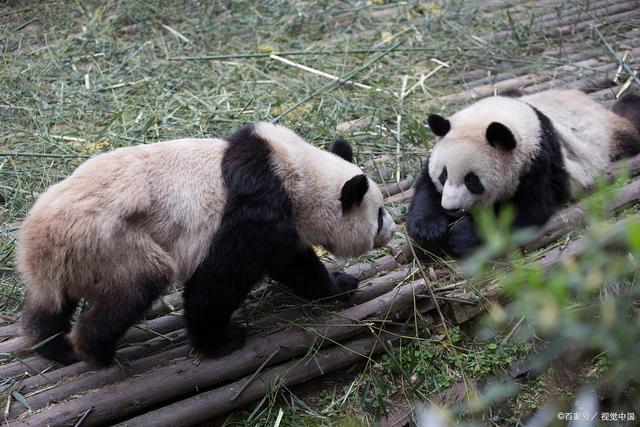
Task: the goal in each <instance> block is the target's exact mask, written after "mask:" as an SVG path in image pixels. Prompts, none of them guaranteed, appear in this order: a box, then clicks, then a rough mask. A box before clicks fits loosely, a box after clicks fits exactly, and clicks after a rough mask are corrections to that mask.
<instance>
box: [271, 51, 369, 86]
mask: <svg viewBox="0 0 640 427" xmlns="http://www.w3.org/2000/svg"><path fill="white" fill-rule="evenodd" d="M269 58H271V59H274V60H276V61H280V62H282V63H284V64H287V65H291V66H292V67H296V68H299V69H301V70H304V71H307V72H309V73H311V74H315V75H317V76H321V77H325V78H327V79H330V80H335V81H340V80H341V79H340V77H338V76H334V75H333V74H329V73H325V72H324V71H320V70H316V69H315V68H311V67H308V66H306V65H302V64H299V63H297V62H294V61H291V60H289V59H287V58H283V57H281V56H278V55H276V54H271V55H269ZM341 83H344V84H350V85H353V86H356V87H359V88H361V89H372V87H371V86H368V85H364V84H362V83H357V82H352V81H346V80H345V81H341Z"/></svg>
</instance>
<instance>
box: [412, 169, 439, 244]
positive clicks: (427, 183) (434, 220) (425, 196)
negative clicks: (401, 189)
mask: <svg viewBox="0 0 640 427" xmlns="http://www.w3.org/2000/svg"><path fill="white" fill-rule="evenodd" d="M441 200H442V195H441V194H440V193H438V190H437V189H436V186H435V185H434V184H433V182H432V181H431V178H430V177H429V171H428V166H427V168H425V169H424V171H423V172H422V174H421V175H420V177H419V178H418V180H417V181H416V186H415V193H414V195H413V199H412V200H411V205H410V206H409V213H408V214H407V224H406V227H407V233H408V234H409V236H410V237H411V238H412V239H413V241H414V243H415V244H416V245H417V246H418V248H419V249H423V250H425V251H427V252H439V251H442V250H444V249H446V238H447V229H448V226H449V223H450V219H449V216H448V215H447V213H446V211H445V210H444V209H443V208H442V205H441Z"/></svg>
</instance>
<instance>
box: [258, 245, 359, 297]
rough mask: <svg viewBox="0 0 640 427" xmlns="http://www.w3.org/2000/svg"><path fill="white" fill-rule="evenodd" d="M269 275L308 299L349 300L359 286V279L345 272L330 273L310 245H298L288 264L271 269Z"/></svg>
mask: <svg viewBox="0 0 640 427" xmlns="http://www.w3.org/2000/svg"><path fill="white" fill-rule="evenodd" d="M269 275H270V276H271V277H272V278H273V279H275V280H277V281H278V282H280V283H282V284H283V285H286V286H289V287H290V288H291V289H292V290H293V291H295V292H296V293H297V294H298V295H300V296H303V297H305V298H308V299H320V298H328V297H331V296H339V297H340V298H341V299H348V298H349V292H351V291H353V290H355V289H356V287H357V286H358V280H357V279H356V278H354V277H351V276H349V275H348V274H344V273H335V272H334V273H329V272H328V271H327V269H326V268H325V267H324V264H322V262H321V261H320V259H319V258H318V256H317V255H316V253H315V251H314V250H313V248H311V247H308V246H300V247H299V248H298V249H297V250H296V251H295V252H294V253H293V254H292V257H291V258H290V259H289V262H288V264H286V265H282V266H279V267H276V268H272V269H271V270H270V271H269Z"/></svg>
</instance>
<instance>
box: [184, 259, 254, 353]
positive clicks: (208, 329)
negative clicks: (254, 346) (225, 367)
mask: <svg viewBox="0 0 640 427" xmlns="http://www.w3.org/2000/svg"><path fill="white" fill-rule="evenodd" d="M207 261H208V260H205V262H204V263H203V265H201V266H200V267H199V268H198V269H197V270H196V272H195V273H194V274H193V276H192V277H191V279H190V280H189V281H188V282H187V283H186V285H185V290H184V309H185V319H186V322H187V330H188V331H189V336H190V338H191V343H192V345H193V347H194V348H195V349H197V350H198V351H200V352H202V353H204V354H205V355H207V356H209V357H220V356H224V355H226V354H229V353H231V352H233V351H235V350H237V349H238V348H240V347H242V345H243V344H244V330H243V328H242V327H241V326H240V325H239V324H237V323H234V322H230V321H229V320H230V319H231V315H232V314H233V312H234V311H235V310H236V309H237V308H239V307H240V305H241V304H242V302H243V301H244V299H245V298H246V296H247V294H248V293H249V290H250V289H251V287H252V286H253V285H254V284H255V283H256V282H257V281H258V280H260V277H261V276H262V274H261V272H259V271H257V270H256V268H255V266H253V268H252V266H244V267H243V266H241V265H240V266H238V268H237V269H234V268H232V267H231V266H230V265H229V266H228V267H222V268H221V266H220V263H219V262H217V263H213V262H207Z"/></svg>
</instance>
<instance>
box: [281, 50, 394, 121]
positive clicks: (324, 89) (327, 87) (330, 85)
mask: <svg viewBox="0 0 640 427" xmlns="http://www.w3.org/2000/svg"><path fill="white" fill-rule="evenodd" d="M402 43H403V40H399V41H398V42H396V43H395V44H393V45H392V46H391V47H388V48H387V49H385V50H383V51H382V52H380V53H379V54H378V55H376V56H374V57H373V58H371V59H370V60H369V61H367V62H366V63H365V64H363V65H361V66H360V67H357V68H355V69H353V70H351V71H349V72H348V73H346V74H345V75H344V76H342V77H340V79H339V80H334V81H332V82H329V83H327V84H326V85H324V86H322V87H320V88H319V89H317V90H315V91H314V92H312V93H311V94H310V95H308V96H306V97H304V98H303V99H301V100H300V101H298V102H296V103H295V104H293V105H292V106H291V107H289V108H287V109H286V110H285V111H284V112H282V113H281V114H280V115H279V116H278V117H276V118H275V119H273V121H274V122H279V121H280V120H282V119H283V118H284V117H285V116H286V115H288V114H289V113H290V112H292V111H293V110H295V109H296V108H298V107H300V106H301V105H303V104H305V103H306V102H308V101H309V100H311V99H313V98H315V97H316V96H318V95H320V94H321V93H325V92H327V91H329V90H332V89H335V88H337V87H339V86H342V84H343V83H344V82H345V81H349V80H350V79H351V78H352V77H354V76H355V75H356V74H359V73H361V72H362V71H364V70H366V69H367V68H369V67H370V66H371V65H373V64H374V63H376V62H378V61H379V60H381V59H382V58H384V57H385V56H387V55H388V54H389V53H391V52H393V51H394V50H396V49H397V48H398V47H399V46H400V45H401V44H402Z"/></svg>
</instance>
